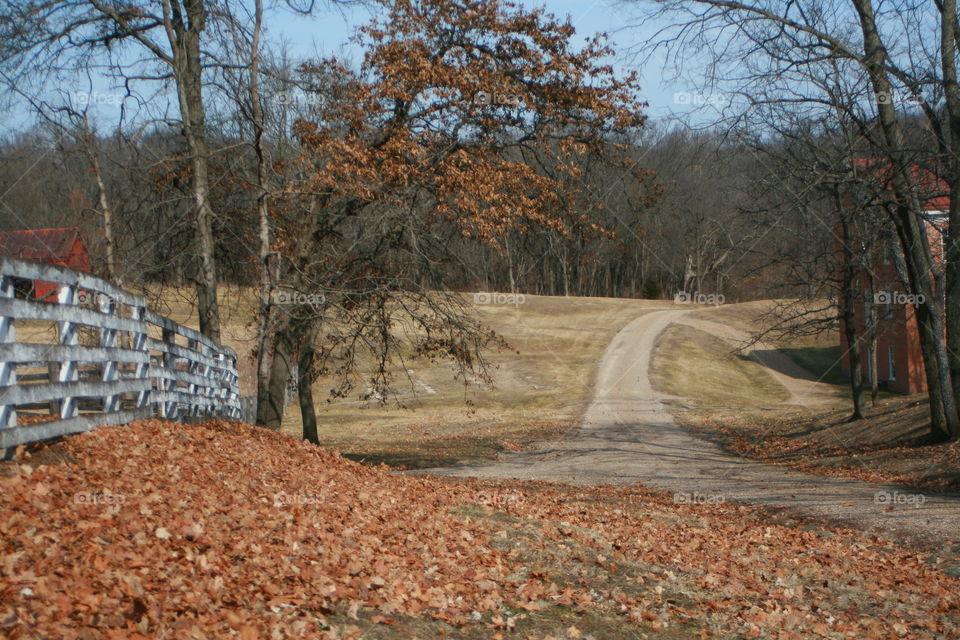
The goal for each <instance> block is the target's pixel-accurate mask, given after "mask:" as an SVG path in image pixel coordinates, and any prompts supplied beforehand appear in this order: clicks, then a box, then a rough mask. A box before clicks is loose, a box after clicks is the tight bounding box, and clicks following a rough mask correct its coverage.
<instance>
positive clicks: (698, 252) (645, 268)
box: [0, 101, 787, 300]
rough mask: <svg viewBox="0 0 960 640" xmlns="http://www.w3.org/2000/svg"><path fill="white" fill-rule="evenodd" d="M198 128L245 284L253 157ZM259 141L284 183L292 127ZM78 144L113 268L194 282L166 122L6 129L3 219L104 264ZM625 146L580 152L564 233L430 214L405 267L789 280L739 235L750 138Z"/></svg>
mask: <svg viewBox="0 0 960 640" xmlns="http://www.w3.org/2000/svg"><path fill="white" fill-rule="evenodd" d="M308 106H309V105H308V104H306V101H300V102H298V103H297V104H287V105H284V107H285V109H286V110H287V111H288V118H289V119H290V121H291V122H292V121H293V120H294V119H295V118H296V117H303V118H306V117H308V116H309V113H310V110H309V108H308ZM298 111H299V112H300V114H299V116H295V114H296V113H297V112H298ZM232 115H235V114H232ZM659 129H662V130H659ZM208 139H209V144H210V147H211V159H210V175H211V177H212V179H211V184H210V188H211V201H212V202H213V208H214V214H215V217H214V224H213V235H214V239H215V244H216V254H215V257H216V264H217V272H218V281H220V282H224V283H230V284H237V285H244V286H255V285H257V283H258V278H259V273H260V268H259V262H258V244H257V237H256V232H257V217H256V201H257V191H256V185H255V180H254V179H253V176H255V175H256V157H255V155H254V153H253V152H252V151H251V150H250V149H249V147H248V146H247V145H245V144H244V138H243V137H240V136H237V135H227V133H226V132H220V133H219V134H217V133H215V132H214V131H211V132H210V134H209V135H208ZM267 145H268V147H269V151H270V157H271V160H272V165H271V167H270V180H271V184H274V185H283V184H285V183H287V182H289V181H290V180H291V179H293V177H294V176H295V175H296V170H295V168H294V165H295V163H296V159H297V157H298V155H299V153H300V152H301V148H300V146H299V144H298V141H297V140H296V138H295V137H293V136H292V135H290V136H289V137H287V138H286V139H279V138H278V137H275V136H272V137H268V138H267ZM88 147H90V148H92V149H93V152H94V153H95V154H96V156H97V157H98V159H99V163H98V164H99V167H98V171H99V173H100V176H101V178H102V182H103V184H104V187H105V189H104V191H105V195H106V197H107V199H108V202H109V203H110V205H109V206H110V207H111V209H112V213H113V225H114V227H115V229H114V231H113V235H114V236H115V238H116V239H115V240H114V245H115V246H114V251H115V253H116V269H115V270H116V275H117V276H120V277H121V279H122V281H124V282H127V283H132V284H148V283H152V284H169V285H176V286H189V285H191V284H192V282H193V280H194V279H195V277H196V269H197V257H196V251H195V250H194V235H193V234H194V221H193V214H192V195H191V191H190V190H191V186H190V179H189V176H190V166H189V163H188V161H187V156H188V152H187V150H186V149H185V148H184V144H183V142H182V140H181V137H180V136H179V134H178V133H177V131H176V128H175V126H171V127H163V128H155V129H152V130H150V131H147V132H137V131H134V132H129V131H124V130H122V129H115V130H113V131H111V132H97V133H96V134H95V135H93V136H92V137H90V138H89V139H88V140H87V141H85V142H78V141H77V140H76V139H75V138H74V137H72V136H70V135H66V134H65V133H64V131H63V130H62V129H60V128H59V127H54V126H51V125H50V124H42V125H39V126H37V127H36V128H34V129H31V130H29V131H26V132H19V133H16V134H13V135H10V136H8V137H7V139H6V140H3V141H2V142H0V164H2V166H0V190H2V191H3V192H5V193H6V194H7V195H6V196H5V198H4V202H5V203H6V205H7V206H6V207H3V208H2V209H0V230H14V229H22V228H41V227H60V226H71V227H72V226H76V227H79V228H80V229H81V231H82V235H83V238H84V241H85V243H86V244H87V247H88V249H89V250H90V251H91V253H92V255H93V257H94V263H95V265H96V267H97V268H98V269H99V270H100V272H101V275H105V276H106V275H108V269H107V264H108V260H107V255H106V244H105V234H104V228H103V216H102V204H101V201H100V186H99V181H98V177H97V175H96V172H95V171H94V170H93V169H92V168H91V164H90V159H89V155H88V152H87V148H88ZM630 147H631V152H630V153H631V158H632V160H631V161H632V162H635V163H636V167H639V168H642V169H643V171H641V172H637V171H636V169H634V170H633V171H627V170H625V169H622V168H621V169H619V170H618V169H614V168H610V167H608V166H604V165H603V162H602V161H599V160H598V159H596V158H584V159H582V160H580V161H578V166H580V167H581V168H582V170H583V172H584V175H583V176H582V177H580V178H579V179H580V180H581V181H582V183H583V193H582V194H581V195H580V200H579V201H578V202H577V203H575V204H576V207H577V209H578V211H579V212H581V213H583V214H584V215H585V216H586V218H585V219H583V220H571V221H570V222H571V224H570V228H569V229H568V230H566V232H564V231H560V230H555V229H541V228H531V229H527V230H516V231H511V232H509V233H506V234H504V236H503V237H502V238H501V239H500V240H501V242H500V245H499V246H490V245H487V244H482V243H477V242H475V241H473V240H472V239H470V238H464V237H463V236H462V234H461V233H460V231H459V230H458V228H457V225H456V224H454V223H451V222H449V221H438V223H437V224H436V225H435V228H434V229H433V232H434V233H436V234H437V235H438V236H440V237H442V238H444V245H445V246H446V247H448V248H449V251H448V252H447V255H445V256H442V257H439V258H438V259H440V260H441V261H442V264H438V265H435V267H434V268H433V269H432V270H431V271H430V272H429V273H428V272H427V271H421V272H418V273H413V274H411V277H414V278H419V279H421V280H422V284H423V285H424V286H435V287H438V288H448V289H451V290H456V291H501V292H517V293H527V294H541V295H572V296H610V297H635V298H661V297H663V298H668V297H671V296H673V294H674V293H675V292H677V291H681V290H682V291H692V292H696V291H699V292H711V293H712V292H721V293H723V294H724V295H725V296H727V298H728V299H729V300H733V299H742V300H747V299H755V298H761V297H765V296H766V295H770V294H776V293H786V292H787V290H786V289H784V288H783V287H782V286H781V283H779V282H776V281H775V280H774V279H768V278H764V277H763V276H762V274H760V273H759V272H756V269H757V267H758V265H760V264H762V263H763V262H764V261H765V260H766V258H765V255H764V252H763V251H759V248H758V247H756V246H754V247H751V244H750V241H751V239H753V238H756V237H757V234H758V227H757V225H756V224H755V223H754V222H753V220H752V219H751V218H750V217H749V216H747V215H745V214H746V213H747V212H748V210H749V209H750V207H749V206H747V205H749V203H748V202H746V201H745V200H744V197H745V193H744V188H745V187H746V186H747V184H748V180H749V175H750V168H751V166H752V165H756V159H755V156H754V155H753V153H752V150H751V149H749V148H748V147H747V146H741V147H739V148H737V147H733V146H730V145H725V143H724V142H723V141H722V140H721V138H720V136H719V135H712V134H707V133H703V134H696V133H691V132H689V131H687V130H686V129H685V128H681V127H675V128H672V129H667V128H666V127H665V126H662V125H658V124H657V123H651V124H649V125H648V127H647V130H646V131H643V132H642V133H641V134H639V135H638V136H637V137H636V138H635V139H634V140H632V141H631V142H630ZM757 170H758V168H757V167H755V166H754V167H753V171H754V172H756V171H757ZM51 176H56V179H55V180H51V179H50V177H51ZM281 213H282V210H281V209H277V210H275V211H273V212H272V215H273V216H275V217H280V216H281Z"/></svg>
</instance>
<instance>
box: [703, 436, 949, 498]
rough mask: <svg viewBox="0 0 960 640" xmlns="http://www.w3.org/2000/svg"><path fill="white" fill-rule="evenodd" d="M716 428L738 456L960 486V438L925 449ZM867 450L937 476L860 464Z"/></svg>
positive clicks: (915, 483) (846, 474) (926, 485)
mask: <svg viewBox="0 0 960 640" xmlns="http://www.w3.org/2000/svg"><path fill="white" fill-rule="evenodd" d="M719 430H720V432H721V433H723V435H724V436H726V438H727V442H728V443H729V446H730V449H732V450H733V451H735V452H736V453H738V454H739V455H742V456H746V457H749V458H753V459H754V460H760V461H761V462H767V463H770V464H779V465H782V466H786V467H790V468H791V469H796V470H798V471H806V472H808V473H816V474H820V475H826V476H834V477H840V478H852V479H855V480H862V481H863V482H882V483H891V484H902V485H907V486H912V487H918V488H922V489H929V490H931V491H955V490H957V489H958V488H960V479H958V473H960V443H958V442H945V443H940V444H935V445H926V446H923V447H916V446H894V445H889V444H874V445H866V444H850V445H843V446H830V445H826V444H824V443H823V442H820V441H817V440H811V439H804V438H796V437H793V438H784V437H780V436H773V435H769V434H764V435H763V437H757V434H756V433H755V432H754V431H752V430H750V431H741V430H740V429H737V428H735V427H729V426H722V427H719ZM871 454H883V455H884V456H886V457H887V458H890V459H900V460H910V459H914V460H922V461H923V462H924V463H926V464H927V465H928V467H929V468H928V469H927V472H928V473H930V472H936V475H933V476H927V475H923V474H919V473H896V472H893V471H890V470H888V469H884V468H883V467H881V466H878V464H877V462H876V459H870V460H869V461H868V462H867V463H864V458H865V457H866V456H870V455H871ZM826 459H829V460H830V464H824V463H823V461H824V460H826ZM838 459H848V460H849V462H837V460H838ZM951 470H952V471H953V472H952V473H951Z"/></svg>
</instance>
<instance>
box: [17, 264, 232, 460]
mask: <svg viewBox="0 0 960 640" xmlns="http://www.w3.org/2000/svg"><path fill="white" fill-rule="evenodd" d="M35 281H42V282H48V283H53V284H54V285H55V288H56V293H55V294H53V295H52V296H50V298H52V299H51V300H36V299H34V298H33V297H32V296H30V295H24V294H23V291H24V290H25V289H29V288H30V283H31V282H35ZM18 290H19V291H20V292H21V293H20V294H19V295H18ZM18 332H19V333H20V334H21V335H22V336H25V339H23V340H18V335H17V334H18ZM237 382H238V376H237V355H236V353H235V352H234V351H233V350H232V349H230V348H229V347H224V346H221V345H219V344H217V343H216V342H214V341H212V340H210V339H209V338H207V337H206V336H203V335H201V334H200V333H199V332H198V331H195V330H193V329H191V328H189V327H185V326H183V325H181V324H178V323H176V322H174V321H173V320H170V319H169V318H165V317H163V316H161V315H158V314H156V313H154V312H153V311H151V310H149V309H148V308H147V306H146V300H145V299H144V298H143V297H142V296H138V295H134V294H132V293H129V292H127V291H124V290H123V289H120V288H118V287H115V286H114V285H112V284H110V283H109V282H106V281H105V280H101V279H100V278H97V277H95V276H92V275H90V274H89V273H81V272H77V271H73V270H71V269H67V268H64V267H57V266H52V265H47V264H41V263H36V262H27V261H23V260H16V259H13V258H7V257H0V451H2V450H4V449H7V448H9V447H14V446H16V445H20V444H25V443H28V442H35V441H38V440H44V439H47V438H53V437H56V436H61V435H65V434H69V433H77V432H80V431H88V430H90V429H92V428H93V427H95V426H98V425H117V424H125V423H127V422H132V421H133V420H138V419H141V418H149V417H154V416H159V417H162V418H165V419H169V420H177V419H182V418H185V417H188V416H189V417H199V416H223V417H227V418H234V419H236V418H239V416H240V398H239V394H238V385H237Z"/></svg>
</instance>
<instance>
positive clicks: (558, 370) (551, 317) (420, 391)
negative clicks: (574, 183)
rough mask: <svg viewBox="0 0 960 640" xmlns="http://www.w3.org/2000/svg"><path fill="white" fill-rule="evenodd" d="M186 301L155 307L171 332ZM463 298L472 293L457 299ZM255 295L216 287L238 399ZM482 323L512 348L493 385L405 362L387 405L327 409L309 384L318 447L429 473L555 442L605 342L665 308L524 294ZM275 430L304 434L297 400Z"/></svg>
mask: <svg viewBox="0 0 960 640" xmlns="http://www.w3.org/2000/svg"><path fill="white" fill-rule="evenodd" d="M191 294H192V291H189V290H177V289H174V288H168V289H166V290H165V291H163V293H162V295H161V296H160V297H159V298H158V299H156V302H155V303H154V304H153V305H152V306H153V308H155V309H156V310H157V311H158V312H159V313H162V314H164V315H167V316H168V317H171V318H172V319H174V320H176V321H177V322H180V323H183V324H186V325H188V326H193V327H196V326H198V323H197V316H196V313H195V311H194V308H193V304H192V301H191V298H190V296H191ZM464 295H465V296H467V298H468V299H469V300H472V299H473V296H472V295H471V294H464ZM254 296H255V294H254V292H253V291H252V290H250V289H246V288H237V287H223V288H222V289H221V292H220V304H221V312H222V315H223V321H224V326H223V342H224V343H225V344H227V345H229V346H231V347H233V348H234V349H235V350H236V351H237V353H238V354H239V356H240V374H241V375H240V383H241V392H242V394H244V395H247V394H252V393H253V391H254V371H255V369H254V363H253V362H252V359H251V357H250V355H249V354H250V353H251V349H252V347H253V343H254V335H255V334H254V329H255V327H254V326H253V322H252V311H253V309H254V308H255V305H256V300H255V297H254ZM475 308H476V311H477V314H478V315H479V317H480V318H481V320H482V321H483V322H484V323H486V324H487V325H488V326H490V327H491V328H493V329H494V330H495V331H496V332H497V333H498V334H499V335H501V336H502V337H503V338H504V339H505V340H506V341H507V342H508V343H509V344H510V346H511V349H508V350H502V351H499V352H492V353H490V354H489V358H488V359H489V362H490V363H491V364H492V369H491V373H492V376H493V384H492V385H485V384H482V383H479V382H477V381H471V384H470V385H467V386H464V384H463V381H462V380H461V381H457V380H455V379H454V370H453V368H452V367H450V366H449V365H445V364H442V363H441V364H434V363H430V362H425V361H422V360H418V359H414V358H410V357H409V355H410V354H404V356H405V357H404V365H405V366H403V367H401V366H397V367H396V368H395V370H394V372H393V373H394V376H395V380H396V385H395V389H394V391H395V395H394V396H393V397H391V398H388V399H387V401H386V403H385V404H380V403H377V402H375V401H369V400H364V399H362V398H361V396H362V395H363V394H364V392H365V391H366V389H365V388H364V387H363V386H359V388H357V389H355V393H354V395H353V397H348V398H342V399H338V400H336V401H333V402H331V401H329V397H330V389H331V387H332V386H333V384H334V381H333V380H332V379H330V378H321V379H320V380H318V381H317V383H316V384H315V385H314V401H315V404H316V407H317V414H318V422H319V425H318V429H319V435H320V439H321V441H322V442H323V443H324V444H326V445H328V446H331V447H334V448H336V449H339V450H340V451H342V452H343V453H344V454H346V455H349V456H350V457H353V458H356V459H363V460H366V461H368V462H380V461H382V462H386V463H389V464H392V465H398V466H409V467H428V466H436V465H443V464H451V463H453V462H456V461H472V460H482V459H489V458H492V457H495V456H496V454H497V453H498V452H500V451H502V450H505V449H519V448H523V447H525V446H527V445H529V444H532V443H534V442H539V441H543V440H549V439H551V438H556V437H559V436H560V435H562V434H563V433H565V432H566V430H568V429H569V428H570V427H571V426H572V425H573V424H575V422H576V421H577V419H578V418H579V416H580V413H581V411H582V410H583V409H584V406H585V403H586V402H587V401H588V399H589V390H590V387H591V379H592V375H593V370H594V367H595V365H596V363H597V361H598V360H599V358H600V355H601V354H602V353H603V350H604V349H605V348H606V346H607V344H608V343H609V342H610V340H611V339H612V338H613V336H614V335H616V333H617V331H619V330H620V329H621V328H622V327H623V326H624V325H625V324H626V323H628V322H629V321H630V320H632V319H634V318H636V317H637V316H639V315H641V314H643V313H647V312H649V311H653V310H657V309H670V308H676V307H675V305H674V304H673V303H672V302H671V301H667V300H660V301H651V300H624V299H615V298H560V297H549V296H532V295H526V296H523V304H518V305H508V304H502V305H497V304H482V305H475ZM283 431H285V432H288V433H292V434H298V433H299V432H300V412H299V407H298V406H297V404H296V402H295V401H294V402H293V403H292V405H291V406H290V407H289V409H288V411H287V415H286V416H285V418H284V421H283Z"/></svg>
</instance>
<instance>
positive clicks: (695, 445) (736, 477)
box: [421, 310, 960, 555]
mask: <svg viewBox="0 0 960 640" xmlns="http://www.w3.org/2000/svg"><path fill="white" fill-rule="evenodd" d="M688 313H690V311H686V310H679V311H673V310H669V311H657V312H653V313H649V314H646V315H644V316H641V317H639V318H637V319H636V320H634V321H632V322H631V323H630V324H628V325H627V326H626V327H624V328H623V329H622V330H621V331H620V332H619V333H618V334H617V335H616V336H615V337H614V339H613V340H612V341H611V343H610V344H609V345H608V346H607V349H606V351H604V353H603V357H602V359H601V361H600V364H599V369H598V371H597V376H596V386H595V392H594V397H593V401H592V403H591V404H590V406H589V408H588V409H587V411H586V413H585V415H584V420H583V424H582V425H581V426H580V427H579V428H577V429H575V430H573V431H572V432H571V433H569V434H568V435H567V437H565V438H564V439H562V440H561V441H558V442H555V443H551V444H549V445H546V446H543V447H541V448H540V449H537V450H534V451H527V452H522V453H510V454H507V455H504V456H503V457H502V458H501V459H500V460H497V461H495V462H493V463H488V464H482V465H464V466H457V467H448V468H442V469H430V470H426V471H423V472H421V473H432V474H436V475H448V476H466V477H481V478H518V479H531V480H533V479H535V480H550V481H557V482H569V483H577V484H632V483H642V484H644V485H645V486H648V487H652V488H658V489H664V490H667V491H671V492H674V494H675V499H677V500H687V501H700V502H702V501H707V500H719V499H720V498H719V496H722V497H723V499H725V500H737V501H742V502H749V503H755V504H761V505H768V506H783V507H789V508H791V509H795V510H797V511H799V512H800V513H802V514H805V515H812V516H819V517H828V518H833V519H840V520H845V521H849V522H851V524H854V525H856V526H858V527H861V528H864V529H867V530H873V531H876V532H878V533H886V534H892V535H894V537H898V538H904V539H908V540H914V541H918V540H925V541H927V542H929V543H932V546H934V547H938V546H939V545H940V543H942V542H945V541H947V540H951V539H956V540H960V496H953V497H951V496H937V495H924V496H923V497H922V498H915V497H912V496H915V495H919V494H917V493H916V492H915V491H912V490H910V489H906V488H903V487H899V486H894V485H882V484H866V483H863V482H857V481H853V480H842V479H836V478H830V477H826V476H816V475H810V474H805V473H801V472H795V471H791V470H789V469H786V468H784V467H779V466H773V465H767V464H764V463H761V462H756V461H752V460H749V459H745V458H741V457H738V456H735V455H732V454H730V453H727V452H725V451H723V450H722V449H721V448H720V447H719V446H717V445H716V444H713V443H711V442H707V441H705V440H702V439H700V438H698V437H696V436H694V435H693V434H691V433H690V432H689V431H688V430H686V429H685V428H683V427H681V426H679V425H677V424H676V423H675V422H674V421H673V418H672V416H671V414H670V413H669V412H668V411H667V409H666V407H665V406H664V404H663V402H662V401H663V400H665V399H666V398H665V397H664V396H663V395H662V394H659V393H657V392H655V391H654V390H653V388H652V386H651V384H650V377H649V375H648V370H649V367H650V357H651V353H652V351H653V347H654V344H655V343H656V340H657V337H658V336H659V335H660V333H661V332H662V331H663V330H664V329H666V328H667V327H668V326H669V325H670V324H671V323H673V322H679V321H682V320H683V319H684V318H683V316H684V315H686V314H688ZM888 497H889V500H888V501H886V502H885V501H884V500H885V499H886V498H888ZM921 499H922V500H923V504H922V505H919V506H918V505H915V504H908V503H906V501H908V500H909V501H911V502H917V501H919V500H921ZM898 501H902V502H899V503H898ZM944 551H947V550H946V549H944ZM947 555H953V554H950V553H947Z"/></svg>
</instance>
